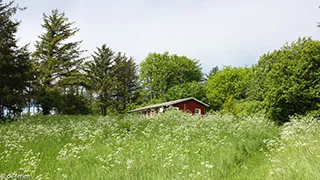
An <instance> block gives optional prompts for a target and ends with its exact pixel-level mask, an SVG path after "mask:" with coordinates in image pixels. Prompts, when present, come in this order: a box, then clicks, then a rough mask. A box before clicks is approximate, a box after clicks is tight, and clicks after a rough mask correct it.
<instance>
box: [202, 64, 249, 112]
mask: <svg viewBox="0 0 320 180" xmlns="http://www.w3.org/2000/svg"><path fill="white" fill-rule="evenodd" d="M251 75H252V68H247V67H240V68H234V67H230V66H226V67H224V68H223V69H222V70H220V71H219V72H218V73H216V74H215V75H214V76H211V77H210V78H209V80H208V82H207V86H206V92H207V97H208V100H209V104H210V105H211V106H212V107H213V108H214V109H215V110H219V109H221V108H222V105H223V104H224V103H225V102H226V101H227V100H230V99H236V100H241V99H246V98H247V97H248V92H247V89H248V88H249V87H248V82H249V79H250V78H251Z"/></svg>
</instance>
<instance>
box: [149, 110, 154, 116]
mask: <svg viewBox="0 0 320 180" xmlns="http://www.w3.org/2000/svg"><path fill="white" fill-rule="evenodd" d="M150 116H151V117H153V116H154V109H151V115H150Z"/></svg>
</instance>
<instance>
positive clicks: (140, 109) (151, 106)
mask: <svg viewBox="0 0 320 180" xmlns="http://www.w3.org/2000/svg"><path fill="white" fill-rule="evenodd" d="M189 100H195V101H197V102H198V103H200V104H203V105H204V106H207V107H209V105H208V104H206V103H204V102H202V101H200V100H198V99H196V98H194V97H190V98H184V99H177V100H174V101H168V102H163V103H159V104H151V105H148V106H144V107H140V108H137V109H133V110H131V111H128V112H136V111H142V110H146V109H149V108H156V107H161V106H170V105H173V104H179V103H182V102H185V101H189ZM171 102H172V103H171Z"/></svg>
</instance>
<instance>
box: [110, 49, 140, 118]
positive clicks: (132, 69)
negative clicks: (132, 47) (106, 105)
mask: <svg viewBox="0 0 320 180" xmlns="http://www.w3.org/2000/svg"><path fill="white" fill-rule="evenodd" d="M113 76H114V77H115V80H116V81H115V82H116V88H115V90H116V91H115V94H114V97H113V99H114V105H115V110H116V111H117V112H122V111H124V110H125V109H126V108H127V107H126V106H127V104H129V103H133V102H134V101H135V100H136V99H137V96H138V91H137V90H138V76H137V66H136V64H135V62H134V59H133V58H132V57H130V58H128V57H126V56H125V54H124V55H122V54H121V53H120V52H119V53H118V54H117V55H116V57H115V63H114V70H113Z"/></svg>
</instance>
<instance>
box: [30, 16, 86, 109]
mask: <svg viewBox="0 0 320 180" xmlns="http://www.w3.org/2000/svg"><path fill="white" fill-rule="evenodd" d="M43 20H44V23H43V25H42V27H43V28H44V30H45V32H44V33H43V34H42V35H41V36H39V38H40V41H37V42H36V51H35V52H34V53H33V58H34V59H35V60H36V62H37V66H36V67H35V69H36V70H37V71H38V73H39V86H40V87H38V88H37V89H38V91H40V92H42V93H44V94H45V96H39V97H37V103H38V104H40V105H41V107H42V110H43V113H44V114H48V113H49V112H50V110H52V108H53V107H55V108H57V109H59V111H60V112H69V111H68V110H64V109H61V108H63V107H65V106H64V105H63V103H64V102H61V101H60V98H52V95H50V94H51V91H54V92H55V93H54V94H55V95H57V93H58V94H59V93H60V95H59V97H60V96H62V94H72V96H73V97H77V95H78V94H79V91H81V90H80V89H81V88H80V87H79V85H80V84H83V82H82V81H83V78H82V75H81V74H80V71H79V70H80V66H81V64H82V61H83V60H84V59H83V58H81V57H80V55H81V53H82V52H84V51H82V50H80V47H79V46H80V43H81V41H75V42H70V41H69V39H70V37H72V36H74V35H75V34H76V33H77V32H78V31H79V29H78V28H72V25H73V24H74V23H73V22H71V23H70V22H68V18H66V17H65V14H64V13H60V12H59V11H58V10H52V12H51V14H50V15H49V16H48V15H46V14H43ZM53 89H54V90H53ZM43 91H47V92H43ZM45 98H48V99H45ZM52 101H55V102H52ZM74 102H75V103H76V102H77V101H74ZM46 103H48V104H46ZM61 103H62V104H61ZM68 103H71V104H69V105H71V106H72V107H74V106H76V105H75V104H72V102H68Z"/></svg>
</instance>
